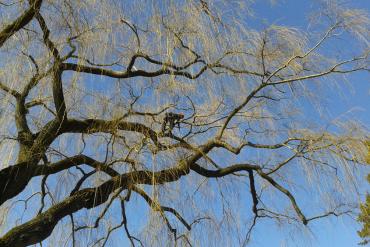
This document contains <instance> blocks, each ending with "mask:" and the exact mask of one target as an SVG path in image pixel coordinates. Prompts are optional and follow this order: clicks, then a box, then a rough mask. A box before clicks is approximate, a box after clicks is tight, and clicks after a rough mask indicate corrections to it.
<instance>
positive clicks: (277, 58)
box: [0, 0, 370, 246]
mask: <svg viewBox="0 0 370 247" xmlns="http://www.w3.org/2000/svg"><path fill="white" fill-rule="evenodd" d="M159 2H160V3H159ZM243 3H244V4H246V6H243ZM0 5H1V8H2V10H1V15H2V20H1V26H0V47H1V48H0V52H1V57H2V60H1V62H0V65H1V70H0V82H1V84H0V88H1V90H2V98H1V100H2V104H1V105H2V115H1V123H2V128H1V137H2V139H1V157H2V159H1V160H2V163H1V170H0V188H1V190H2V191H1V194H0V205H1V210H2V213H1V217H2V218H1V223H2V224H1V225H2V226H3V227H2V228H1V229H2V232H3V234H2V236H1V238H0V246H26V245H32V244H37V243H41V242H42V241H44V242H45V243H50V244H52V243H54V244H56V245H64V244H67V245H73V246H75V245H79V244H80V245H81V246H87V245H94V244H95V245H105V244H106V243H111V244H112V245H114V243H112V242H109V241H111V240H110V237H111V236H114V234H115V231H116V230H117V229H123V231H124V232H125V233H126V237H127V241H129V242H130V243H131V244H132V245H143V246H147V243H150V244H149V245H151V246H153V245H154V246H164V245H166V244H167V245H173V243H176V244H178V245H184V246H188V245H189V246H190V245H192V244H194V245H196V246H197V245H201V246H205V245H210V246H211V245H223V244H224V243H226V244H227V243H228V244H229V245H230V243H239V244H240V245H245V244H247V243H248V241H249V239H250V236H251V233H252V230H253V227H254V226H255V225H256V224H258V220H259V219H261V218H269V219H270V220H271V221H273V220H277V221H279V222H288V223H290V224H297V225H302V226H305V225H309V223H310V222H311V221H313V220H318V219H320V218H323V217H326V216H330V215H335V216H339V215H342V214H347V213H350V211H351V210H352V209H353V204H351V203H352V202H353V201H356V200H357V196H356V195H357V194H356V190H355V189H356V188H355V186H354V183H355V181H356V179H357V177H356V171H357V170H358V169H359V167H360V165H361V164H363V163H365V156H366V147H365V145H364V144H363V143H364V138H365V137H366V135H367V132H366V128H365V127H363V125H361V124H359V123H357V122H355V121H339V120H337V121H333V122H332V123H331V125H330V126H327V125H326V124H324V122H323V121H322V120H321V119H319V118H316V119H313V118H312V117H310V116H307V115H306V114H305V113H306V111H307V107H308V106H307V103H308V102H313V104H315V105H316V104H317V103H319V102H322V100H323V97H324V92H326V91H327V90H332V89H333V87H334V86H335V85H337V84H336V83H337V82H338V83H339V84H340V85H341V84H342V83H343V79H345V76H349V75H351V74H352V73H359V72H361V71H362V72H365V71H368V70H369V67H368V65H369V46H368V45H369V40H368V37H370V36H369V35H368V34H369V23H370V22H369V18H368V17H367V13H366V12H365V11H363V10H360V9H353V8H346V7H345V6H344V5H342V4H336V3H335V2H333V1H328V2H327V3H323V4H322V6H321V7H320V8H319V10H318V11H317V12H316V13H315V14H312V18H311V19H312V21H311V23H310V25H309V27H308V29H306V31H304V30H303V29H302V30H300V29H297V28H293V27H288V26H282V25H280V26H279V25H270V26H265V27H263V28H261V27H253V25H249V24H248V23H249V21H250V20H251V18H252V17H250V16H248V13H249V12H248V11H250V9H249V8H250V5H248V4H247V3H246V1H240V2H237V1H232V2H228V1H225V2H222V1H214V2H211V1H196V0H194V1H180V0H179V1H152V2H150V1H114V0H112V1H83V0H77V1H71V0H63V1H42V0H29V1H18V2H12V3H10V1H9V2H8V1H6V2H4V1H1V2H0ZM341 38H343V39H345V40H346V44H343V46H340V44H341V42H340V40H341ZM337 42H338V43H337ZM342 43H343V42H342ZM337 45H338V46H340V49H338V47H337ZM352 47H356V49H353V48H352ZM339 51H340V52H339ZM331 86H333V87H331ZM339 87H341V86H339ZM166 113H173V114H183V118H181V117H179V118H178V119H177V120H173V119H171V118H169V117H168V116H170V115H168V114H167V115H166ZM165 116H166V117H165ZM172 116H173V115H172ZM322 117H324V116H322ZM165 118H166V121H164V119H165ZM171 121H172V122H171ZM339 192H340V193H339ZM299 195H312V199H311V198H307V197H304V196H299ZM143 204H145V205H146V206H147V207H148V208H150V211H149V212H150V214H149V215H144V214H143V213H141V211H140V212H139V210H142V208H143ZM245 205H247V206H245ZM303 205H307V206H303ZM130 207H131V211H130V212H131V213H126V210H128V209H129V208H130ZM247 208H249V209H250V210H248V211H245V212H244V211H243V210H241V209H247ZM238 215H240V216H241V222H240V223H238V222H237V218H238ZM135 222H139V223H143V225H141V224H140V225H138V224H136V223H135ZM197 228H198V230H197ZM199 229H202V230H201V231H200V230H199ZM226 230H227V231H228V233H230V234H225V233H226V232H227V231H226ZM225 231H226V232H225ZM220 232H222V233H223V234H219V233H220ZM205 233H207V234H205ZM212 234H213V235H212ZM226 235H227V236H226ZM211 236H214V238H212V237H211ZM228 237H230V238H231V239H232V240H229V238H228ZM113 239H114V237H113ZM53 241H54V242H53ZM227 241H234V242H227Z"/></svg>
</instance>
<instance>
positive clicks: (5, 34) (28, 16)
mask: <svg viewBox="0 0 370 247" xmlns="http://www.w3.org/2000/svg"><path fill="white" fill-rule="evenodd" d="M29 3H30V8H29V9H28V10H26V11H25V12H24V13H23V14H22V15H21V16H19V17H18V18H17V19H16V20H15V21H13V22H12V23H10V24H8V25H7V26H6V27H5V28H4V29H3V30H1V31H0V47H1V46H3V44H4V43H5V42H6V41H7V40H8V39H9V38H10V37H11V36H12V35H13V34H15V33H16V32H17V31H19V30H20V29H21V28H23V27H24V26H26V25H27V24H28V23H29V22H30V21H31V20H32V19H33V17H34V16H35V14H36V13H37V12H38V11H39V10H40V7H41V4H42V0H30V1H29Z"/></svg>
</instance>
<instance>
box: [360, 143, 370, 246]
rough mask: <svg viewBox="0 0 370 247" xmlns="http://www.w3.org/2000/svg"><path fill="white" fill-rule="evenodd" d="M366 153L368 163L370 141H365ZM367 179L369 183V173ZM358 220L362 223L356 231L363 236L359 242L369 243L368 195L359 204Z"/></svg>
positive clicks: (369, 160) (369, 212)
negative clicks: (359, 229)
mask: <svg viewBox="0 0 370 247" xmlns="http://www.w3.org/2000/svg"><path fill="white" fill-rule="evenodd" d="M366 145H367V148H368V153H367V159H366V162H367V163H368V164H370V142H369V141H367V142H366ZM367 181H368V182H369V183H370V174H369V175H368V176H367ZM358 221H360V222H362V223H363V228H362V229H361V231H359V232H358V235H359V236H360V237H361V238H363V239H364V240H363V241H362V242H361V244H367V243H369V237H370V195H369V194H367V195H366V201H365V203H363V204H361V205H360V215H359V217H358Z"/></svg>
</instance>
